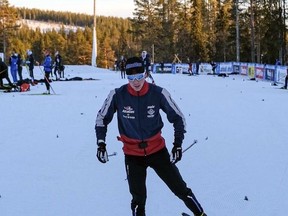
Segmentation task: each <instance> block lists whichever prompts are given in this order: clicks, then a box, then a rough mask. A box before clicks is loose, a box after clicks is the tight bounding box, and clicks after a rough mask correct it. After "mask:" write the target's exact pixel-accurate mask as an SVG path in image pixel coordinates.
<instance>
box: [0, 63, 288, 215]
mask: <svg viewBox="0 0 288 216" xmlns="http://www.w3.org/2000/svg"><path fill="white" fill-rule="evenodd" d="M35 74H36V77H38V78H42V75H41V73H40V71H39V68H36V69H35ZM23 76H24V77H27V76H28V74H27V71H26V69H25V68H24V69H23ZM76 76H77V77H83V78H95V79H97V80H92V81H69V82H64V81H63V82H60V81H59V82H53V83H51V85H52V87H53V89H54V90H55V92H56V93H57V95H51V96H45V95H33V94H34V93H42V92H44V91H45V85H43V84H38V85H37V86H32V87H31V91H30V92H23V93H3V92H2V91H0V101H1V103H0V131H1V132H0V133H1V135H0V196H1V197H0V215H1V216H95V215H101V216H111V215H119V216H124V215H131V213H130V199H131V197H130V194H129V191H128V185H127V181H126V180H125V179H126V176H125V169H124V162H123V159H124V157H123V153H122V149H121V147H122V144H121V143H120V142H118V141H117V139H116V136H117V135H118V130H117V124H116V118H114V120H113V121H112V123H111V124H110V125H109V128H108V135H107V140H106V141H107V145H108V146H107V148H108V153H110V154H111V153H113V152H117V155H116V156H113V157H111V158H110V161H109V162H108V163H106V164H102V163H100V162H98V161H97V159H96V157H95V153H96V144H95V142H96V139H95V132H94V124H95V118H96V114H97V111H98V110H99V109H100V107H101V106H102V103H103V101H104V99H105V98H106V96H107V95H108V93H109V91H110V90H111V89H113V88H116V87H119V86H121V85H122V84H124V83H126V82H127V80H125V79H121V78H120V74H119V72H118V73H116V72H114V71H108V70H103V69H99V68H93V67H90V66H67V67H66V77H67V78H72V77H76ZM154 78H155V80H156V83H157V84H158V85H160V86H163V87H165V88H167V89H168V90H169V91H170V93H171V94H172V96H173V98H174V99H175V101H176V102H177V103H178V105H179V107H180V108H181V109H182V111H183V113H184V114H185V116H186V123H187V133H186V137H185V140H184V143H183V147H184V148H185V147H186V146H188V145H189V144H191V143H192V142H193V140H194V139H197V140H198V143H197V144H196V145H195V146H193V147H192V148H191V149H190V150H188V151H187V152H185V153H184V155H183V159H182V161H181V162H179V163H178V167H179V169H180V172H181V173H182V175H183V177H184V179H185V180H186V182H187V183H188V185H189V186H190V187H191V188H192V190H193V191H194V193H195V195H196V196H197V198H198V199H199V201H200V202H201V204H202V206H203V207H204V209H205V210H206V212H207V215H208V216H284V215H286V214H287V212H288V193H287V188H288V157H287V153H288V145H287V143H288V133H287V129H288V124H287V108H288V100H287V98H288V92H287V91H285V90H280V89H277V88H279V86H278V87H275V86H271V85H270V83H268V82H262V81H259V82H256V81H249V80H248V79H247V78H246V77H243V76H239V75H238V76H237V75H234V76H229V77H226V78H222V77H217V76H215V77H214V76H207V75H199V76H197V77H195V76H192V77H189V76H187V75H181V74H176V75H173V74H154ZM163 120H164V121H165V127H164V128H163V135H164V137H165V139H166V142H167V146H168V148H169V149H171V148H172V141H173V128H172V126H171V125H170V124H169V123H168V122H167V120H166V119H165V116H163ZM147 187H148V200H147V216H156V215H157V216H159V215H160V216H176V215H180V213H181V212H182V211H186V212H189V211H188V210H187V209H186V207H185V206H184V204H183V203H182V202H181V201H180V200H178V198H177V197H175V196H174V195H173V194H172V193H171V192H170V191H169V190H168V189H167V187H166V185H165V184H164V183H163V182H162V181H161V180H160V179H159V178H158V176H157V175H156V174H155V173H154V171H153V170H151V169H149V172H148V179H147ZM245 197H247V199H248V200H245Z"/></svg>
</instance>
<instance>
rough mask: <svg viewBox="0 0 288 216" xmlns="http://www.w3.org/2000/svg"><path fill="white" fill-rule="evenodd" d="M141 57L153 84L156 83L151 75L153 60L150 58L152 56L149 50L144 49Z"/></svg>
mask: <svg viewBox="0 0 288 216" xmlns="http://www.w3.org/2000/svg"><path fill="white" fill-rule="evenodd" d="M141 58H142V63H143V66H144V69H145V72H146V74H147V77H149V78H150V79H151V80H152V84H155V81H154V79H153V77H152V75H151V60H150V56H149V54H148V53H147V51H145V50H144V51H142V53H141Z"/></svg>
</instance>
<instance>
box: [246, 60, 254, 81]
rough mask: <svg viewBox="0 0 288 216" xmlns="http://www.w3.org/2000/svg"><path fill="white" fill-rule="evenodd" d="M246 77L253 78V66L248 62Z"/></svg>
mask: <svg viewBox="0 0 288 216" xmlns="http://www.w3.org/2000/svg"><path fill="white" fill-rule="evenodd" d="M248 77H249V78H250V79H253V78H255V66H254V64H253V63H249V64H248Z"/></svg>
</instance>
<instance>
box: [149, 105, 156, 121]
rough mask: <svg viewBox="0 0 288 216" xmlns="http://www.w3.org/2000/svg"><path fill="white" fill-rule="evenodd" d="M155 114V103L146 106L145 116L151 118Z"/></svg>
mask: <svg viewBox="0 0 288 216" xmlns="http://www.w3.org/2000/svg"><path fill="white" fill-rule="evenodd" d="M154 116H155V105H151V106H147V118H153V117H154Z"/></svg>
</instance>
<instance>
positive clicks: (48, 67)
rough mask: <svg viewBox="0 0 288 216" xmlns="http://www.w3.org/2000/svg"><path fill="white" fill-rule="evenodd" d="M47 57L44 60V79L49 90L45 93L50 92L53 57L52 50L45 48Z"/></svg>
mask: <svg viewBox="0 0 288 216" xmlns="http://www.w3.org/2000/svg"><path fill="white" fill-rule="evenodd" d="M44 54H45V59H44V62H43V67H44V73H45V74H44V81H45V86H46V89H47V91H46V92H45V93H44V94H50V80H49V78H50V73H52V58H51V56H50V51H49V50H48V49H46V50H45V52H44Z"/></svg>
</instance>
